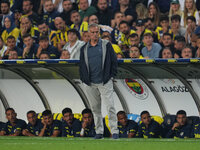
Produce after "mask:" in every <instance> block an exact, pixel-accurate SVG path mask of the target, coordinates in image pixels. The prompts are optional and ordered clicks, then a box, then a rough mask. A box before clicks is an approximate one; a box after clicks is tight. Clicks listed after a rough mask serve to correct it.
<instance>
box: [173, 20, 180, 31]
mask: <svg viewBox="0 0 200 150" xmlns="http://www.w3.org/2000/svg"><path fill="white" fill-rule="evenodd" d="M179 26H180V22H179V21H178V20H172V28H173V29H178V28H179Z"/></svg>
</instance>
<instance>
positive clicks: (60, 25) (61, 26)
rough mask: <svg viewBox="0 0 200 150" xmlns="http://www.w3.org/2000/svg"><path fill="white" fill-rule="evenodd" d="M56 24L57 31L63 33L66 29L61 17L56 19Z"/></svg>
mask: <svg viewBox="0 0 200 150" xmlns="http://www.w3.org/2000/svg"><path fill="white" fill-rule="evenodd" d="M54 24H55V27H56V29H57V30H61V31H62V30H64V29H65V21H64V20H63V19H62V18H61V17H56V18H55V21H54Z"/></svg>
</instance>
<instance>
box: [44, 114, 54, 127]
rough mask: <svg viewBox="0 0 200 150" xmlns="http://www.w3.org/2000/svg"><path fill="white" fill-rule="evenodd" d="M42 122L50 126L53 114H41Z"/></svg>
mask: <svg viewBox="0 0 200 150" xmlns="http://www.w3.org/2000/svg"><path fill="white" fill-rule="evenodd" d="M43 120H44V123H45V124H46V125H48V126H50V125H51V124H52V123H53V116H52V115H48V116H43Z"/></svg>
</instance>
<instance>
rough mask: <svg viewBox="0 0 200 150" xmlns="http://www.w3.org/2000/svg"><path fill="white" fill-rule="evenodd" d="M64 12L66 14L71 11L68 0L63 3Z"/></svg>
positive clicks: (70, 4)
mask: <svg viewBox="0 0 200 150" xmlns="http://www.w3.org/2000/svg"><path fill="white" fill-rule="evenodd" d="M63 9H64V11H66V12H68V11H70V10H71V9H72V2H71V1H70V0H68V1H64V2H63Z"/></svg>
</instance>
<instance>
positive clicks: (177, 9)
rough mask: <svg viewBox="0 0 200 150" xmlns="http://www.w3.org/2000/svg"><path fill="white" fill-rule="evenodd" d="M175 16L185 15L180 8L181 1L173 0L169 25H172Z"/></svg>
mask: <svg viewBox="0 0 200 150" xmlns="http://www.w3.org/2000/svg"><path fill="white" fill-rule="evenodd" d="M173 15H179V16H182V15H183V11H182V10H181V8H180V2H179V0H171V3H170V10H169V24H170V25H171V17H172V16H173Z"/></svg>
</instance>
